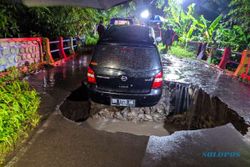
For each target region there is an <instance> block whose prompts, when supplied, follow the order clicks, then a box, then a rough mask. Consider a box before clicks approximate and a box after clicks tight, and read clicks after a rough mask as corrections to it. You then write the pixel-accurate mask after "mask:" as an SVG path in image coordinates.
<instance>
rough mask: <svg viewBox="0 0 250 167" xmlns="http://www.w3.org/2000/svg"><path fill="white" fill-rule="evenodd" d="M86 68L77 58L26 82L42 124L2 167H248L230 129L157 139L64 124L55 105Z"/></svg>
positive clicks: (247, 141) (249, 140) (242, 142)
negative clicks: (213, 154) (36, 94)
mask: <svg viewBox="0 0 250 167" xmlns="http://www.w3.org/2000/svg"><path fill="white" fill-rule="evenodd" d="M87 64H88V58H87V56H82V57H80V59H76V60H74V61H71V62H68V63H66V64H64V65H63V66H60V67H57V68H52V69H49V70H44V71H42V72H40V73H38V74H36V75H33V76H30V77H29V81H30V83H31V84H32V85H33V86H34V87H35V88H36V89H37V90H38V91H39V92H40V94H41V97H42V105H41V108H40V111H39V112H40V114H41V115H43V120H44V121H43V122H42V126H41V127H40V128H39V129H37V131H36V132H35V134H34V135H33V137H32V139H31V140H30V141H29V142H28V144H27V145H25V146H24V147H23V148H22V149H21V150H20V151H19V152H18V154H17V156H16V157H14V158H13V159H12V160H11V161H10V162H9V163H8V164H7V166H18V167H33V166H35V167H40V166H46V167H49V166H51V167H52V166H53V167H59V166H60V167H61V166H76V167H78V166H81V167H82V166H84V167H85V166H86V167H105V166H107V167H133V166H135V167H137V166H145V167H156V166H159V167H161V166H164V167H166V166H170V167H177V166H178V167H179V166H180V167H182V166H203V167H206V166H239V167H247V166H250V133H249V132H248V133H247V134H246V135H245V136H242V135H241V134H240V133H239V132H238V131H237V130H236V129H235V128H234V127H233V126H232V125H231V124H227V125H224V126H220V127H216V128H211V129H202V130H192V131H191V130H190V131H179V132H175V133H174V134H172V135H169V134H168V133H166V136H161V137H158V136H139V135H135V134H130V133H122V132H116V133H111V132H106V131H101V130H96V129H95V128H93V127H92V126H90V125H89V123H88V122H87V121H85V122H81V123H75V122H72V121H69V120H67V119H65V118H64V117H63V116H62V114H61V113H60V110H59V105H60V104H61V103H62V102H63V100H64V99H65V98H66V97H67V96H68V95H69V94H70V93H71V91H73V90H75V89H77V88H78V87H80V85H81V81H82V78H83V77H84V72H85V71H84V70H86V66H87ZM156 131H157V129H156ZM207 151H212V152H238V153H240V156H239V157H224V158H218V157H217V158H211V157H210V158H208V157H204V155H203V153H205V152H207Z"/></svg>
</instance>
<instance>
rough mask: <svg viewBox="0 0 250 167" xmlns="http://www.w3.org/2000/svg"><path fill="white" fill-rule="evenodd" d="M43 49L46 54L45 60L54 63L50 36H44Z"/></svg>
mask: <svg viewBox="0 0 250 167" xmlns="http://www.w3.org/2000/svg"><path fill="white" fill-rule="evenodd" d="M43 49H44V55H45V57H44V58H45V62H46V63H48V64H54V63H55V60H54V58H53V56H52V55H51V51H50V42H49V38H43Z"/></svg>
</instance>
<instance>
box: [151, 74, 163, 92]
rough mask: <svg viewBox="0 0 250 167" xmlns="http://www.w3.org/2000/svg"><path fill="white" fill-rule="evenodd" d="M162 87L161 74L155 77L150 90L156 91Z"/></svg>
mask: <svg viewBox="0 0 250 167" xmlns="http://www.w3.org/2000/svg"><path fill="white" fill-rule="evenodd" d="M161 87H162V72H159V73H158V74H156V75H155V78H154V82H153V85H152V89H157V88H161Z"/></svg>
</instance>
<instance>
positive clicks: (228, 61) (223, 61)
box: [191, 41, 250, 81]
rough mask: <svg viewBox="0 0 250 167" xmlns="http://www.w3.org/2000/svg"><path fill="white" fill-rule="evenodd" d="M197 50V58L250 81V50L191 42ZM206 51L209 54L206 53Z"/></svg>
mask: <svg viewBox="0 0 250 167" xmlns="http://www.w3.org/2000/svg"><path fill="white" fill-rule="evenodd" d="M191 45H192V46H194V48H195V49H196V50H197V59H200V60H204V61H206V62H207V63H208V64H210V65H213V66H214V67H217V68H219V69H221V70H226V72H227V74H229V75H231V76H234V77H239V78H241V79H244V80H247V81H250V69H249V68H250V50H244V51H243V52H234V51H231V48H229V47H226V48H214V47H210V46H207V44H206V43H200V42H194V41H193V42H191ZM206 52H208V53H209V54H207V53H206Z"/></svg>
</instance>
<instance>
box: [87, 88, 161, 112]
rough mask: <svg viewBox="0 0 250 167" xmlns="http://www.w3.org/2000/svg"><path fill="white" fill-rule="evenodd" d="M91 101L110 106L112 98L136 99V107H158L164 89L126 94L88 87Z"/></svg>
mask: <svg viewBox="0 0 250 167" xmlns="http://www.w3.org/2000/svg"><path fill="white" fill-rule="evenodd" d="M88 90H89V95H90V98H91V100H93V101H94V102H97V103H102V104H106V105H110V99H111V98H118V99H134V100H136V105H135V107H151V106H154V105H156V104H157V103H158V102H159V100H160V98H161V95H162V89H152V90H151V92H150V93H148V94H125V93H114V92H104V91H100V90H98V89H97V88H95V87H94V86H88Z"/></svg>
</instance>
